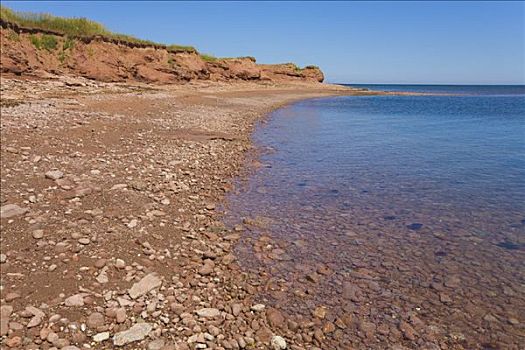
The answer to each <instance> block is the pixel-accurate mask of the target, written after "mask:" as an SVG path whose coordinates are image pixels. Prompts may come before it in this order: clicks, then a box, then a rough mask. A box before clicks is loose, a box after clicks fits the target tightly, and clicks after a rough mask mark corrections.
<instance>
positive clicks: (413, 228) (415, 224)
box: [407, 222, 423, 231]
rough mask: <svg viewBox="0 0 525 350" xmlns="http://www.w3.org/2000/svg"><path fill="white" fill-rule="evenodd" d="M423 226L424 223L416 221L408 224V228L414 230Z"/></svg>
mask: <svg viewBox="0 0 525 350" xmlns="http://www.w3.org/2000/svg"><path fill="white" fill-rule="evenodd" d="M421 227H423V224H420V223H419V222H414V223H412V224H410V225H407V228H408V229H409V230H414V231H417V230H419V229H420V228H421Z"/></svg>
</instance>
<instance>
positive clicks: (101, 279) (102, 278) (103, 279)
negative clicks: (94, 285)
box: [96, 266, 109, 284]
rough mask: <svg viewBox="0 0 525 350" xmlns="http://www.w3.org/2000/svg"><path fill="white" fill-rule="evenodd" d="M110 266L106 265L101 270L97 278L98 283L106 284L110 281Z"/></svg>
mask: <svg viewBox="0 0 525 350" xmlns="http://www.w3.org/2000/svg"><path fill="white" fill-rule="evenodd" d="M107 272H108V267H107V266H104V267H103V268H102V269H101V270H100V273H99V274H98V276H97V278H96V280H97V282H98V283H100V284H104V283H108V282H109V278H108V273H107Z"/></svg>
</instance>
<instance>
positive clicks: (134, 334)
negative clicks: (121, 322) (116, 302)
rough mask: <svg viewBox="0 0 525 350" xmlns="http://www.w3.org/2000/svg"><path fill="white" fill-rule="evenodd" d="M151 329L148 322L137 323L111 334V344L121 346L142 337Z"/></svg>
mask: <svg viewBox="0 0 525 350" xmlns="http://www.w3.org/2000/svg"><path fill="white" fill-rule="evenodd" d="M152 329H153V326H152V325H151V324H149V323H137V324H135V325H133V326H132V327H131V328H129V329H128V330H125V331H122V332H119V333H117V334H115V335H114V336H113V345H115V346H123V345H126V344H129V343H132V342H134V341H138V340H142V339H144V338H145V337H146V336H147V335H148V334H149V333H150V332H151V330H152Z"/></svg>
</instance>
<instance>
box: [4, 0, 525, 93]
mask: <svg viewBox="0 0 525 350" xmlns="http://www.w3.org/2000/svg"><path fill="white" fill-rule="evenodd" d="M2 4H3V5H5V6H7V7H10V8H12V9H14V10H21V11H34V12H47V13H51V14H54V15H59V16H68V17H87V18H90V19H93V20H95V21H99V22H102V23H103V24H104V25H106V27H108V28H109V29H110V30H112V31H115V32H120V33H124V34H131V35H134V36H137V37H140V38H143V39H149V40H153V41H157V42H162V43H166V44H169V43H174V44H181V45H192V46H195V47H196V48H197V49H198V50H199V51H200V52H202V53H209V54H213V55H214V56H217V57H234V56H254V57H256V58H257V61H258V62H260V63H282V62H294V63H296V64H298V65H300V66H305V65H309V64H313V65H318V66H320V67H321V69H322V70H323V71H324V73H325V76H326V80H327V81H329V82H339V83H354V84H357V83H363V84H366V83H376V84H381V83H400V84H407V83H415V84H425V83H428V84H525V2H503V1H498V2H485V1H479V2H476V1H465V2H456V1H454V2H445V1H436V2H413V1H409V2H398V1H391V2H372V1H370V2H329V1H322V2H314V1H312V2H293V1H287V2H270V1H266V2H253V1H246V2H242V1H238V2H168V1H160V2H153V1H148V2H146V1H131V2H126V1H71V2H67V1H55V2H53V1H25V2H15V1H2Z"/></svg>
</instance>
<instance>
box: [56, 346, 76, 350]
mask: <svg viewBox="0 0 525 350" xmlns="http://www.w3.org/2000/svg"><path fill="white" fill-rule="evenodd" d="M60 350H80V348H79V347H76V346H74V345H66V346H64V347H62V348H60Z"/></svg>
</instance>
